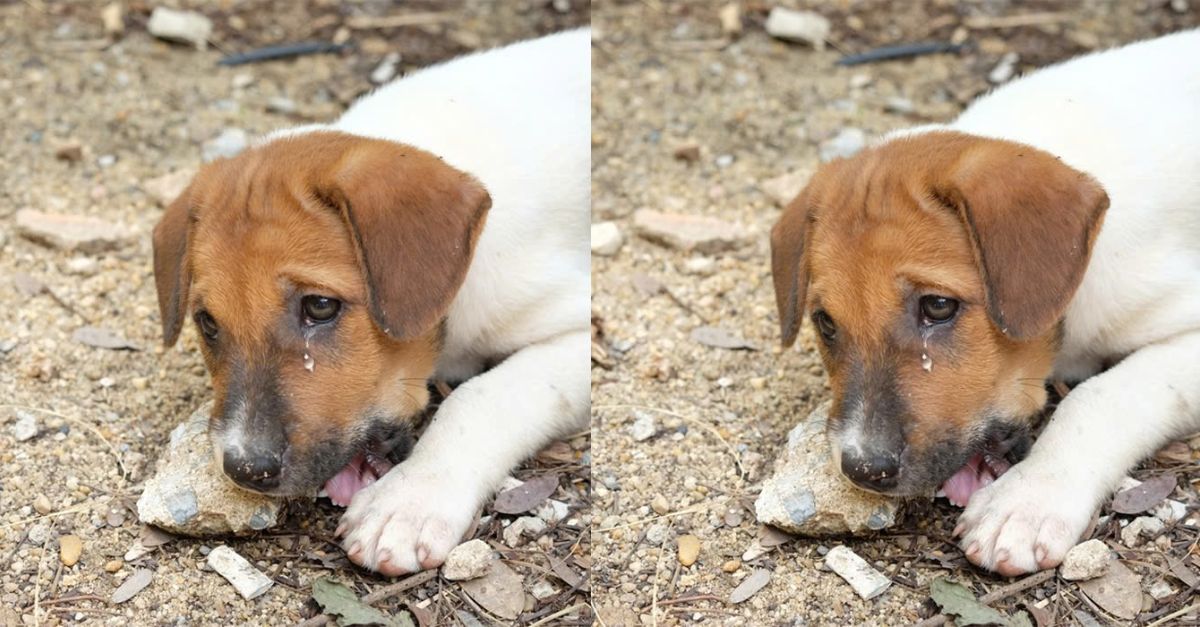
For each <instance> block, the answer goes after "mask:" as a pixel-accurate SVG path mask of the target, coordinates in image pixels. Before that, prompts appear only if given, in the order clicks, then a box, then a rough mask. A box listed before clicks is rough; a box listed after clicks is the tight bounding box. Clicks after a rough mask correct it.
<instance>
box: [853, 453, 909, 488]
mask: <svg viewBox="0 0 1200 627" xmlns="http://www.w3.org/2000/svg"><path fill="white" fill-rule="evenodd" d="M842 474H843V475H846V478H847V479H849V480H850V481H853V482H854V483H855V485H858V486H859V487H862V488H866V489H868V490H874V491H876V492H884V491H887V490H890V489H892V488H895V487H896V485H897V484H899V483H900V458H899V457H898V456H896V455H891V454H887V453H876V452H873V451H865V450H854V451H852V450H846V449H842Z"/></svg>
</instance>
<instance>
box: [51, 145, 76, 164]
mask: <svg viewBox="0 0 1200 627" xmlns="http://www.w3.org/2000/svg"><path fill="white" fill-rule="evenodd" d="M54 158H55V159H58V160H59V161H66V162H68V163H78V162H80V161H82V160H83V146H81V145H79V144H78V143H70V144H64V145H62V146H59V147H58V150H55V151H54Z"/></svg>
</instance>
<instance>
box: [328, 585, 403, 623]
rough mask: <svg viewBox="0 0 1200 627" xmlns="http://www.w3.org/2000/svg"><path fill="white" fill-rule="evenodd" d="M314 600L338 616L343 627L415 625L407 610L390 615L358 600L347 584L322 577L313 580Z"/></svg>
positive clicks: (338, 620)
mask: <svg viewBox="0 0 1200 627" xmlns="http://www.w3.org/2000/svg"><path fill="white" fill-rule="evenodd" d="M312 595H313V600H315V601H316V602H317V603H318V604H319V605H320V606H321V609H322V610H323V611H324V612H325V613H326V614H332V615H334V616H336V617H337V624H338V625H340V626H341V627H349V626H351V625H386V626H387V627H413V620H412V617H411V616H409V615H408V613H407V612H405V613H403V614H400V615H397V616H388V615H387V614H384V613H383V612H381V611H379V610H377V609H375V608H373V607H371V606H370V605H367V604H366V603H363V602H362V601H360V600H358V596H357V595H355V594H354V591H353V590H351V589H350V588H347V587H346V586H345V584H342V583H340V582H337V581H334V580H333V579H330V578H329V577H322V578H320V579H318V580H316V581H314V582H313V585H312Z"/></svg>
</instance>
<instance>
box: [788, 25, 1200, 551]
mask: <svg viewBox="0 0 1200 627" xmlns="http://www.w3.org/2000/svg"><path fill="white" fill-rule="evenodd" d="M1196 59H1200V31H1190V32H1183V33H1179V34H1175V35H1172V36H1168V37H1163V38H1161V39H1157V40H1152V41H1147V42H1143V43H1138V44H1134V45H1130V46H1127V47H1125V48H1121V49H1116V50H1111V51H1107V52H1103V53H1099V54H1094V55H1091V56H1087V57H1083V58H1080V59H1076V60H1073V61H1069V62H1067V63H1064V64H1062V65H1059V66H1056V67H1052V68H1049V69H1045V70H1042V71H1040V72H1037V73H1035V74H1033V75H1031V76H1029V77H1026V78H1022V79H1020V80H1018V81H1016V82H1013V83H1012V84H1010V85H1007V86H1005V87H1002V88H1000V89H998V90H996V91H995V92H993V93H991V94H989V95H987V96H985V97H983V98H981V99H980V100H979V101H978V102H976V103H975V104H974V105H972V106H971V107H970V108H968V109H967V111H966V112H964V113H963V114H962V116H961V117H959V118H958V119H957V120H956V121H955V122H953V123H951V124H949V125H947V126H926V127H920V128H916V129H911V130H908V131H903V132H899V133H894V134H892V135H890V136H887V137H885V138H884V139H883V141H882V142H881V143H879V144H878V145H875V146H873V147H871V148H869V149H867V150H865V151H863V152H862V153H860V154H858V155H856V156H854V157H852V158H849V159H845V160H840V161H835V162H832V163H829V164H827V165H825V166H824V167H822V168H821V169H820V170H819V171H818V172H817V173H816V175H815V176H814V177H813V178H812V180H811V181H810V182H809V184H808V186H807V187H806V188H805V189H804V190H803V192H802V193H801V194H800V195H799V196H798V197H797V198H796V199H795V200H794V201H793V202H792V203H791V204H790V205H789V206H788V207H787V208H786V209H785V211H784V213H783V215H782V217H781V218H780V220H779V222H778V223H777V224H776V225H775V227H774V230H773V231H772V233H771V266H772V273H773V275H774V284H775V294H776V302H777V305H778V309H779V317H780V322H781V325H782V330H783V342H784V344H785V345H791V344H792V343H793V342H794V341H795V339H796V336H797V332H798V329H799V327H800V323H801V319H802V318H803V317H804V316H805V314H806V312H808V314H809V316H810V317H811V319H812V322H813V324H814V326H815V329H816V331H817V333H816V336H817V343H818V346H819V350H820V352H821V357H822V359H823V360H824V363H825V366H826V369H827V371H828V373H829V378H830V383H831V386H832V390H833V396H834V405H833V411H832V413H831V420H830V425H829V438H830V442H831V445H832V448H833V452H834V457H835V463H837V464H839V465H840V468H841V471H842V473H843V474H844V475H845V476H846V477H847V478H849V479H850V480H851V481H853V482H854V483H856V484H857V485H859V486H861V487H863V488H866V489H868V490H871V491H875V492H880V493H884V494H892V495H918V494H932V493H934V492H935V491H937V490H939V489H940V490H941V492H942V493H943V494H944V495H945V496H946V497H947V498H949V499H950V500H951V501H953V502H955V503H957V504H960V505H962V504H965V506H966V509H965V511H964V512H963V515H962V518H961V520H960V522H959V525H958V529H957V530H956V532H957V533H958V534H961V535H962V546H963V548H964V550H965V552H966V555H967V557H968V558H969V559H970V560H971V561H972V562H974V563H976V564H978V565H981V566H983V567H985V568H988V569H991V570H995V571H998V572H1000V573H1003V574H1005V575H1016V574H1019V573H1025V572H1030V571H1035V570H1038V569H1043V568H1050V567H1053V566H1055V565H1057V564H1058V563H1059V562H1061V561H1062V558H1063V555H1064V554H1065V553H1066V551H1067V550H1068V549H1069V548H1071V547H1072V546H1073V545H1074V544H1075V542H1076V541H1077V540H1078V539H1079V537H1080V535H1081V534H1082V533H1083V531H1084V530H1085V528H1086V526H1087V524H1088V521H1089V519H1090V517H1091V516H1092V514H1093V512H1094V511H1095V509H1096V508H1097V506H1099V505H1100V503H1101V502H1102V501H1103V499H1104V498H1105V497H1106V496H1107V495H1108V494H1109V493H1110V491H1111V490H1113V489H1114V488H1115V486H1116V485H1117V483H1118V482H1119V481H1120V479H1121V478H1122V477H1123V476H1124V474H1125V473H1126V472H1127V471H1128V470H1129V469H1131V468H1132V467H1133V466H1134V465H1135V464H1137V463H1138V461H1139V460H1141V459H1142V458H1144V457H1145V456H1147V455H1149V454H1150V453H1152V452H1153V451H1154V450H1156V448H1157V447H1159V446H1161V445H1163V444H1164V443H1166V442H1167V441H1168V440H1169V439H1170V438H1171V437H1172V436H1173V435H1178V434H1182V433H1185V432H1188V431H1194V430H1196V429H1197V428H1200V64H1197V63H1196V62H1195V60H1196ZM1052 377H1053V378H1055V379H1061V380H1074V381H1082V383H1081V384H1080V385H1079V386H1078V387H1076V388H1075V389H1074V390H1073V391H1072V392H1071V393H1070V395H1068V396H1067V397H1066V398H1065V399H1064V400H1063V402H1062V403H1061V404H1060V405H1059V406H1058V408H1057V410H1056V412H1055V414H1054V416H1053V418H1052V419H1051V421H1050V423H1049V425H1048V426H1047V427H1046V429H1045V431H1044V432H1043V433H1042V435H1041V437H1040V438H1039V439H1038V440H1037V442H1036V443H1035V444H1033V446H1032V448H1031V449H1029V447H1028V436H1027V435H1026V434H1027V432H1028V428H1029V424H1030V422H1031V417H1033V416H1035V415H1036V414H1038V413H1039V412H1040V411H1041V410H1042V408H1043V406H1044V404H1045V401H1046V392H1045V390H1044V382H1045V381H1046V380H1047V379H1049V378H1052ZM1027 449H1028V456H1026V457H1025V458H1024V461H1019V463H1015V465H1013V464H1014V462H1017V461H1018V460H1020V458H1021V457H1022V456H1024V455H1025V453H1026V452H1027ZM1010 466H1011V468H1010Z"/></svg>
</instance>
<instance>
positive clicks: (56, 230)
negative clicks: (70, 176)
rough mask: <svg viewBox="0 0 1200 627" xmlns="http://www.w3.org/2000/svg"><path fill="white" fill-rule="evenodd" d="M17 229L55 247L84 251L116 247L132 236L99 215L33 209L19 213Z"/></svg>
mask: <svg viewBox="0 0 1200 627" xmlns="http://www.w3.org/2000/svg"><path fill="white" fill-rule="evenodd" d="M17 232H18V233H20V234H21V236H22V237H24V238H25V239H28V240H32V241H35V242H38V243H39V244H44V245H46V246H49V247H51V248H56V249H58V250H63V251H75V252H80V253H84V254H97V253H101V252H106V251H110V250H114V249H116V248H119V247H120V246H121V245H123V244H125V243H126V242H128V241H129V239H130V233H129V232H128V231H127V230H125V229H124V228H122V227H120V226H117V225H115V224H112V223H109V222H105V221H104V220H101V219H99V218H93V217H90V216H80V215H73V214H67V213H47V212H42V211H35V210H33V209H21V210H20V211H18V212H17Z"/></svg>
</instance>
